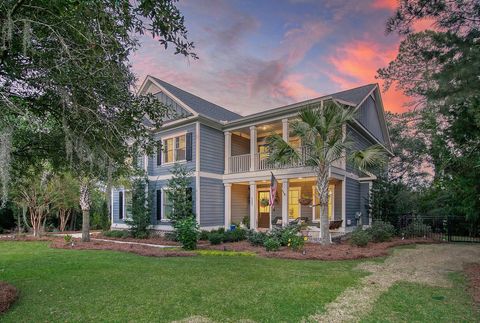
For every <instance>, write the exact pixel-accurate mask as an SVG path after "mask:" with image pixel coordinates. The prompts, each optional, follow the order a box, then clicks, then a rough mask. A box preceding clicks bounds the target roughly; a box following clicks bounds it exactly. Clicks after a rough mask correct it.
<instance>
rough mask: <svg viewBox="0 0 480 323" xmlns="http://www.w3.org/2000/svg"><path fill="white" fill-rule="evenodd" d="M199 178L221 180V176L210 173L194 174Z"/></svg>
mask: <svg viewBox="0 0 480 323" xmlns="http://www.w3.org/2000/svg"><path fill="white" fill-rule="evenodd" d="M197 175H198V176H200V177H204V178H213V179H219V180H223V174H217V173H210V172H195V176H197Z"/></svg>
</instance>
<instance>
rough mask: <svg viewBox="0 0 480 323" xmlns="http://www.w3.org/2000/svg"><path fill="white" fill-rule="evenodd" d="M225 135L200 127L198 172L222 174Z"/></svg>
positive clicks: (204, 126) (215, 130)
mask: <svg viewBox="0 0 480 323" xmlns="http://www.w3.org/2000/svg"><path fill="white" fill-rule="evenodd" d="M224 165H225V135H224V134H223V131H220V130H217V129H213V128H211V127H208V126H206V125H203V124H201V125H200V170H201V171H204V172H210V173H215V174H223V172H224V170H225V166H224Z"/></svg>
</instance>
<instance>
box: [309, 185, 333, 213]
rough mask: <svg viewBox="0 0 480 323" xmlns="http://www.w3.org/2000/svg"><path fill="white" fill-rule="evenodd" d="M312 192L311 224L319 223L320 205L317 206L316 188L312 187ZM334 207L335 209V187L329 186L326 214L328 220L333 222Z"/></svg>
mask: <svg viewBox="0 0 480 323" xmlns="http://www.w3.org/2000/svg"><path fill="white" fill-rule="evenodd" d="M312 191H313V194H312V195H313V205H315V207H313V208H312V216H313V221H312V222H319V221H320V209H321V208H320V205H317V204H318V203H319V196H318V193H317V188H316V187H315V186H312ZM334 207H335V185H334V184H330V185H328V206H327V212H328V219H329V220H333V216H334Z"/></svg>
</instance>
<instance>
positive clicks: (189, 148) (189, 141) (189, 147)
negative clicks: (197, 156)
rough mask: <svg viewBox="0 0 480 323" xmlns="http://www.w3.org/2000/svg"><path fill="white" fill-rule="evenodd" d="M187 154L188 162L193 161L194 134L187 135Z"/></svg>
mask: <svg viewBox="0 0 480 323" xmlns="http://www.w3.org/2000/svg"><path fill="white" fill-rule="evenodd" d="M185 139H186V144H185V145H186V152H185V155H186V156H185V159H186V160H187V161H191V160H192V133H191V132H187V134H186V138H185Z"/></svg>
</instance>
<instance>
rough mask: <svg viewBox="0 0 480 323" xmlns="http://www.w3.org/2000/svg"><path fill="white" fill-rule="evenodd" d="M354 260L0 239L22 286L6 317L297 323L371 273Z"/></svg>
mask: <svg viewBox="0 0 480 323" xmlns="http://www.w3.org/2000/svg"><path fill="white" fill-rule="evenodd" d="M356 264H358V262H355V261H343V262H319V261H294V260H278V259H264V258H259V257H252V256H197V257H190V258H150V257H142V256H137V255H134V254H127V253H118V252H108V251H71V250H59V249H50V248H48V247H47V244H46V243H36V242H25V243H20V242H14V243H13V242H0V279H1V280H6V281H8V282H10V283H13V284H14V285H15V286H17V288H19V289H20V292H21V296H20V300H19V302H18V303H17V304H16V305H15V306H14V307H13V308H12V309H11V311H9V312H8V313H7V314H6V315H5V316H2V317H1V318H0V321H2V322H22V321H23V322H34V321H36V322H40V321H69V322H72V321H144V322H152V321H155V322H158V321H171V320H176V319H183V318H186V317H190V316H192V315H200V316H205V317H208V318H211V319H214V320H218V321H227V320H230V321H237V320H239V319H252V320H255V321H261V322H279V321H284V322H285V321H286V322H295V321H299V320H301V319H302V318H303V317H306V316H308V315H310V314H314V313H316V312H318V311H321V310H322V308H323V306H324V305H325V304H327V303H328V302H331V301H333V300H334V299H335V298H336V297H337V295H338V294H340V293H341V292H342V291H343V290H344V289H345V288H347V287H349V286H353V285H354V284H355V283H356V282H358V278H360V277H362V275H364V273H362V272H360V271H357V270H353V267H354V266H355V265H356Z"/></svg>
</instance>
